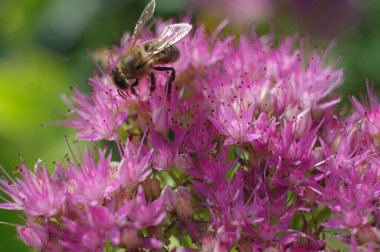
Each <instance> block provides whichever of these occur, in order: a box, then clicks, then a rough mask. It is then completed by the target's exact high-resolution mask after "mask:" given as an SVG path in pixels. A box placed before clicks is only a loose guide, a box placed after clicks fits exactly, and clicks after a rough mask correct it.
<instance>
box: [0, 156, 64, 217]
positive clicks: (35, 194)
mask: <svg viewBox="0 0 380 252" xmlns="http://www.w3.org/2000/svg"><path fill="white" fill-rule="evenodd" d="M16 169H17V171H18V172H19V173H20V174H21V175H22V179H16V180H13V179H12V178H11V177H10V176H9V175H6V178H7V179H9V181H7V180H6V179H5V178H3V179H0V185H1V188H0V189H1V190H2V191H3V192H5V193H6V194H8V195H9V196H10V197H11V198H12V200H13V202H12V201H9V200H6V203H2V204H0V208H3V209H10V210H24V211H25V212H26V213H27V214H29V215H32V216H40V215H43V216H54V215H55V214H57V213H58V212H59V211H60V210H61V207H62V205H63V203H64V201H65V200H66V190H67V187H66V186H65V185H61V184H59V183H57V181H55V179H54V178H52V177H51V176H50V175H49V173H48V171H47V168H46V167H44V166H43V165H42V164H41V161H39V162H37V163H36V165H35V167H34V170H35V171H34V173H32V172H31V171H29V169H28V167H27V166H26V165H25V163H22V166H21V168H16ZM3 171H4V170H3Z"/></svg>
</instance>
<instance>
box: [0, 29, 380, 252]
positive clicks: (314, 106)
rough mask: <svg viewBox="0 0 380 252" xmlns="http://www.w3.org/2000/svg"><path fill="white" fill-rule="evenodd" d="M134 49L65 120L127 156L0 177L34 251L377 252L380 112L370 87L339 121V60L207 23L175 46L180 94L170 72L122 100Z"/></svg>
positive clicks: (100, 76)
mask: <svg viewBox="0 0 380 252" xmlns="http://www.w3.org/2000/svg"><path fill="white" fill-rule="evenodd" d="M165 25H166V23H159V24H158V27H157V33H158V34H159V33H160V31H161V30H162V29H163V27H165ZM145 36H147V39H149V37H154V36H155V35H153V34H150V35H149V34H146V35H145ZM129 41H130V36H129V34H127V35H125V36H124V37H123V39H122V40H121V43H120V46H115V47H114V48H112V49H111V51H110V54H109V58H108V63H109V67H108V69H107V70H104V71H102V70H100V71H97V72H96V73H95V74H94V76H93V77H92V78H90V80H89V83H90V85H91V88H92V91H91V93H90V94H89V95H86V94H83V93H82V92H81V91H79V90H75V89H74V91H73V95H72V97H64V100H65V102H66V103H67V104H68V105H69V106H70V107H71V109H72V112H71V113H70V115H69V117H68V118H67V120H66V121H64V122H62V124H65V125H67V126H69V127H72V128H75V129H77V132H78V134H77V138H78V139H81V140H87V141H98V140H108V141H109V142H110V144H112V145H114V146H116V147H117V150H116V151H115V150H114V152H116V153H117V154H118V155H119V156H120V159H119V158H115V157H112V152H111V151H110V150H109V149H107V148H104V149H99V150H97V151H91V150H89V149H88V150H86V151H85V152H84V153H80V154H79V155H76V156H77V157H75V155H73V156H72V157H70V158H67V160H66V161H65V162H63V163H62V164H56V168H55V170H54V172H53V173H52V174H49V173H48V171H47V168H46V167H45V166H44V165H43V164H42V163H41V162H38V163H37V164H36V166H35V170H34V172H32V171H30V170H29V169H28V168H27V167H26V165H25V164H24V163H23V164H22V166H21V167H20V168H17V171H18V172H19V173H20V177H19V178H16V179H13V178H11V177H10V176H8V175H6V174H5V175H3V177H2V179H1V180H0V183H1V190H2V191H4V192H5V193H6V194H8V195H9V196H10V197H8V198H3V200H4V203H2V204H1V205H0V208H5V209H11V210H22V211H24V215H25V226H18V228H17V229H18V232H19V235H20V237H21V239H22V240H23V241H24V242H25V243H26V244H28V245H29V246H31V247H34V248H37V249H39V250H42V251H104V250H107V251H110V249H112V248H124V249H126V250H127V251H141V250H144V249H150V250H153V251H214V252H217V251H221V252H223V251H231V250H232V251H263V250H265V251H320V250H330V249H331V247H330V244H329V243H327V238H328V237H331V236H333V237H335V239H339V240H341V241H343V242H344V243H347V244H348V246H350V248H351V250H352V251H361V250H369V251H375V250H378V249H380V227H379V223H380V208H379V205H380V204H379V203H380V202H379V196H380V176H379V175H380V159H379V145H380V105H379V103H378V101H377V99H376V97H375V96H374V95H373V94H372V93H371V92H370V89H369V87H368V90H369V99H368V100H369V103H370V104H368V105H365V104H363V103H361V102H359V101H358V100H357V99H355V98H353V97H351V102H352V104H353V108H354V110H353V111H354V112H353V113H352V114H347V115H343V114H342V113H340V112H339V113H336V112H337V111H339V109H337V106H339V105H337V104H338V103H339V102H340V100H339V98H338V97H337V96H334V94H333V93H332V91H333V90H334V89H335V88H336V87H338V86H339V85H341V84H342V77H343V71H342V70H341V69H337V67H336V64H335V63H331V62H330V63H328V61H331V60H330V59H328V52H325V53H321V52H318V51H314V52H306V51H305V49H304V46H303V41H302V39H299V38H291V37H289V38H285V39H283V40H282V41H280V42H279V43H278V45H274V44H275V42H274V41H273V38H272V37H271V36H257V35H244V34H242V35H241V36H240V37H239V38H234V37H222V36H220V35H219V34H218V32H216V33H214V34H211V35H208V34H207V33H206V32H205V30H204V28H203V27H202V26H198V27H195V28H194V29H193V31H192V33H191V34H190V35H188V36H187V37H186V38H184V39H183V40H181V41H180V42H179V43H178V44H177V46H178V48H179V50H180V52H181V57H180V58H179V60H178V61H177V62H175V63H174V64H173V67H174V68H175V69H176V79H175V82H174V87H173V90H172V92H171V94H170V95H167V90H166V83H167V80H168V78H169V74H167V73H162V72H161V73H156V82H157V88H156V90H155V91H154V92H153V93H152V94H150V91H149V85H150V80H149V78H143V79H141V82H140V84H139V86H138V87H137V88H136V91H137V94H138V95H132V94H130V93H129V92H127V93H128V94H127V97H126V98H123V97H121V96H120V95H119V94H118V92H117V89H116V87H115V86H114V84H113V83H112V80H111V77H110V75H109V73H110V70H111V68H112V67H113V65H114V64H115V62H117V60H118V57H121V56H122V55H123V53H124V52H125V50H126V48H128V46H129ZM297 45H298V46H297ZM112 52H113V53H112ZM114 154H115V153H114ZM118 155H114V156H118ZM116 160H118V161H116ZM338 233H339V235H338Z"/></svg>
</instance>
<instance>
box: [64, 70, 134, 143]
mask: <svg viewBox="0 0 380 252" xmlns="http://www.w3.org/2000/svg"><path fill="white" fill-rule="evenodd" d="M90 84H91V85H92V88H93V89H92V94H91V97H87V96H86V95H84V94H82V93H81V92H80V91H79V90H76V89H74V97H73V98H72V99H73V101H74V104H73V103H72V102H71V101H70V100H69V99H68V98H67V97H66V96H63V99H64V101H65V102H66V103H67V104H68V105H69V106H70V108H71V110H72V112H71V113H70V114H69V120H68V121H64V122H60V123H61V124H62V125H66V126H69V127H72V128H75V129H77V130H78V134H77V138H78V139H83V140H91V141H96V140H100V139H107V140H115V139H117V136H118V132H117V130H118V128H119V127H120V126H121V125H122V124H123V122H124V120H125V119H126V117H127V113H128V110H127V108H126V106H125V104H123V103H124V101H122V98H120V97H119V96H118V95H117V91H116V89H115V87H114V86H113V84H111V83H110V79H108V78H106V77H103V78H101V77H100V76H95V77H94V78H92V79H90Z"/></svg>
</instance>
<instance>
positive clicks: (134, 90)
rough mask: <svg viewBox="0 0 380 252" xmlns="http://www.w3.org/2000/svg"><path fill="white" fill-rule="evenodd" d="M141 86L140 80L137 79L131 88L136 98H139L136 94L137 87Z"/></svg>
mask: <svg viewBox="0 0 380 252" xmlns="http://www.w3.org/2000/svg"><path fill="white" fill-rule="evenodd" d="M138 84H139V79H136V80H135V81H134V82H133V83H132V84H131V86H130V89H131V93H132V94H133V95H134V96H138V95H137V93H136V89H135V87H136V86H137V85H138Z"/></svg>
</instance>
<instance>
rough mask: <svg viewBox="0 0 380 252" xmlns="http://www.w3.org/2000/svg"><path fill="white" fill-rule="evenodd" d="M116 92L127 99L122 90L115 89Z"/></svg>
mask: <svg viewBox="0 0 380 252" xmlns="http://www.w3.org/2000/svg"><path fill="white" fill-rule="evenodd" d="M117 93H118V94H119V95H120V96H121V97H122V98H124V99H127V94H126V93H124V91H123V90H121V89H117Z"/></svg>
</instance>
